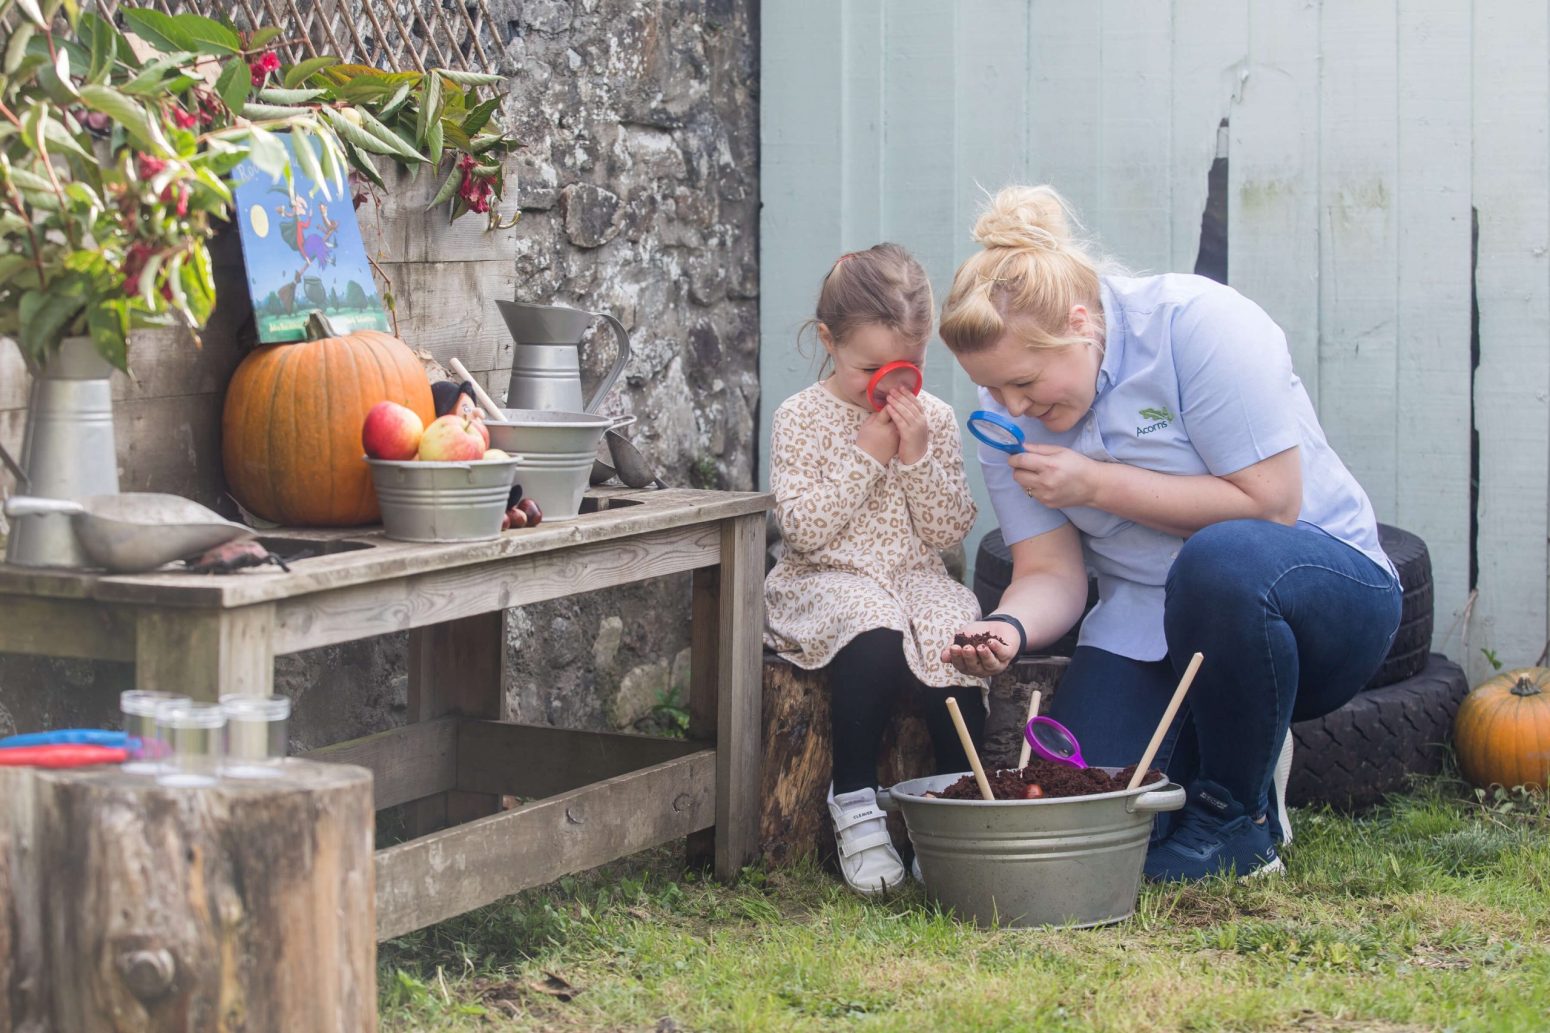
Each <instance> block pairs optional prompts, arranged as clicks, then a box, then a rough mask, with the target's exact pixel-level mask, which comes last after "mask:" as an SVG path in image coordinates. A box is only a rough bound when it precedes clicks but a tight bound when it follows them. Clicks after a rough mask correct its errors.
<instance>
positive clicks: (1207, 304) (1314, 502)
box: [979, 274, 1397, 660]
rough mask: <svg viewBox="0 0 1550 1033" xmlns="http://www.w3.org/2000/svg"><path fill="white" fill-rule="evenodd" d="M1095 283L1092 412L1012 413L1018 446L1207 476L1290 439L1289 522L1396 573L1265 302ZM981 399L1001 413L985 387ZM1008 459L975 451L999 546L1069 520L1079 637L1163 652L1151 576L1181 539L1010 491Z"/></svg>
mask: <svg viewBox="0 0 1550 1033" xmlns="http://www.w3.org/2000/svg"><path fill="white" fill-rule="evenodd" d="M1101 289H1102V300H1103V316H1104V320H1105V323H1106V339H1105V344H1104V349H1105V350H1104V356H1103V363H1102V366H1101V368H1100V369H1099V371H1098V392H1097V397H1096V399H1095V400H1094V402H1093V407H1092V409H1091V410H1090V411H1089V412H1088V413H1087V415H1086V416H1084V417H1083V418H1082V420H1081V421H1080V422H1079V423H1078V424H1077V425H1076V426H1075V427H1073V428H1072V429H1071V430H1068V431H1064V432H1060V433H1055V432H1052V431H1049V430H1047V429H1045V427H1044V425H1043V424H1042V423H1040V422H1039V421H1038V420H1036V419H1033V418H1031V417H1025V418H1022V419H1016V420H1014V422H1016V423H1017V424H1018V426H1020V427H1021V428H1022V430H1023V433H1024V434H1025V435H1026V436H1027V439H1028V442H1029V443H1030V444H1050V445H1060V446H1063V447H1065V448H1070V449H1073V450H1075V451H1077V452H1081V453H1082V454H1084V455H1086V456H1088V457H1090V458H1093V459H1097V460H1100V461H1103V462H1122V463H1129V464H1130V465H1132V466H1139V467H1142V468H1144V469H1148V470H1156V471H1158V472H1160V473H1171V474H1214V475H1215V476H1218V477H1222V476H1226V475H1228V474H1232V473H1236V472H1237V471H1239V470H1242V469H1243V468H1244V467H1247V466H1252V465H1253V464H1255V463H1257V462H1260V461H1261V460H1263V459H1269V458H1270V457H1271V456H1273V455H1276V454H1278V453H1280V452H1284V451H1286V450H1287V449H1288V448H1291V447H1293V446H1294V445H1295V446H1300V447H1301V453H1300V454H1301V457H1302V511H1301V516H1300V518H1299V519H1298V521H1297V526H1299V527H1305V528H1311V529H1314V530H1319V531H1323V532H1324V533H1326V534H1329V535H1331V536H1333V537H1335V538H1337V539H1339V540H1340V541H1343V542H1345V543H1347V544H1348V545H1350V546H1352V547H1353V548H1356V549H1358V550H1360V551H1361V552H1362V553H1364V554H1365V555H1367V556H1369V557H1370V558H1371V559H1372V560H1373V561H1374V562H1376V563H1377V564H1378V565H1380V566H1381V567H1383V568H1384V569H1385V570H1387V571H1388V572H1389V573H1390V574H1391V575H1393V576H1396V577H1397V575H1396V574H1395V573H1394V565H1393V564H1392V563H1391V562H1389V558H1388V557H1387V556H1386V555H1384V553H1383V549H1382V547H1381V546H1379V544H1378V526H1377V518H1376V517H1375V516H1374V514H1373V510H1372V503H1371V502H1370V501H1368V499H1367V493H1366V492H1364V491H1363V490H1362V488H1361V485H1359V484H1357V483H1356V478H1354V477H1352V476H1351V472H1350V471H1349V470H1347V469H1346V467H1345V464H1344V463H1342V462H1341V461H1340V457H1339V456H1337V455H1335V453H1334V451H1333V450H1332V449H1331V448H1330V447H1329V442H1327V441H1325V440H1324V431H1323V429H1322V428H1320V427H1319V422H1318V417H1317V416H1316V415H1315V414H1314V411H1313V404H1312V402H1311V401H1309V399H1308V392H1307V391H1306V390H1305V389H1304V388H1303V386H1302V381H1301V380H1299V379H1298V378H1297V374H1296V373H1294V372H1293V371H1292V358H1291V353H1290V352H1289V351H1288V350H1287V347H1286V335H1285V334H1283V333H1282V332H1281V328H1280V327H1278V326H1276V324H1275V322H1274V321H1273V320H1271V318H1270V317H1269V316H1268V315H1267V314H1266V313H1265V311H1264V310H1263V309H1261V308H1260V307H1259V306H1258V305H1256V304H1254V302H1252V301H1250V300H1248V299H1247V298H1245V297H1244V296H1243V295H1241V294H1239V293H1238V292H1237V291H1235V290H1233V289H1232V288H1230V287H1225V286H1222V285H1221V284H1219V283H1216V282H1214V281H1212V280H1208V279H1206V278H1205V277H1203V276H1189V275H1182V274H1170V275H1167V276H1147V277H1139V278H1133V277H1120V276H1111V277H1104V278H1103V279H1102V281H1101ZM980 404H981V406H982V407H983V408H985V409H989V410H991V411H992V412H997V413H1000V414H1001V415H1003V416H1008V417H1009V418H1010V414H1008V413H1007V411H1006V410H1005V409H1004V408H1002V407H1001V406H999V405H997V404H996V402H995V400H994V399H993V398H991V397H990V392H989V391H987V390H985V389H984V388H981V389H980ZM1007 458H1008V457H1007V455H1006V453H1004V452H1000V451H997V450H995V449H993V448H990V447H989V446H986V445H981V446H980V448H979V459H980V466H981V468H982V470H983V471H984V474H985V484H986V486H987V487H988V488H989V490H990V500H991V503H992V505H994V506H995V510H996V516H997V517H998V518H999V519H1000V521H1001V532H1002V535H1003V536H1004V537H1005V539H1006V542H1007V544H1008V545H1010V544H1012V543H1013V542H1019V541H1022V540H1023V539H1025V538H1032V537H1033V536H1034V535H1038V534H1043V533H1044V532H1046V531H1052V530H1054V529H1055V528H1057V527H1059V526H1060V525H1061V524H1063V523H1065V522H1066V521H1068V520H1069V521H1070V522H1071V523H1072V524H1074V525H1076V528H1077V530H1078V531H1080V532H1081V537H1082V552H1083V556H1084V559H1085V561H1086V564H1087V568H1088V571H1089V572H1090V573H1091V574H1092V575H1093V576H1094V577H1096V578H1097V581H1098V604H1097V605H1096V606H1095V607H1094V608H1093V611H1092V613H1090V614H1089V615H1088V617H1087V619H1086V620H1085V621H1084V622H1083V624H1082V633H1081V637H1080V638H1079V639H1078V644H1080V645H1084V646H1096V647H1098V648H1099V649H1106V650H1108V651H1109V652H1112V653H1118V654H1120V655H1121V656H1127V657H1130V658H1132V659H1135V660H1158V659H1161V658H1162V657H1163V656H1165V655H1167V652H1168V647H1167V642H1166V640H1165V639H1164V637H1163V585H1164V584H1165V583H1166V580H1167V577H1168V568H1169V567H1170V566H1171V565H1172V564H1173V560H1174V557H1175V556H1177V555H1178V553H1179V548H1180V546H1182V545H1183V544H1184V539H1182V538H1179V537H1176V536H1175V535H1171V534H1166V533H1164V532H1162V531H1154V530H1152V529H1151V528H1149V527H1143V526H1142V525H1140V524H1137V523H1134V522H1132V521H1129V520H1125V519H1123V518H1122V517H1117V516H1114V515H1113V514H1111V513H1105V512H1103V511H1102V510H1098V509H1091V508H1088V507H1085V506H1073V507H1069V508H1067V509H1051V508H1049V507H1047V506H1045V505H1043V504H1042V503H1040V502H1038V501H1036V500H1034V499H1032V498H1030V497H1029V496H1028V494H1027V493H1026V492H1024V491H1023V489H1022V488H1021V487H1019V486H1018V484H1017V482H1016V481H1014V480H1013V479H1012V471H1011V467H1009V466H1008V465H1007Z"/></svg>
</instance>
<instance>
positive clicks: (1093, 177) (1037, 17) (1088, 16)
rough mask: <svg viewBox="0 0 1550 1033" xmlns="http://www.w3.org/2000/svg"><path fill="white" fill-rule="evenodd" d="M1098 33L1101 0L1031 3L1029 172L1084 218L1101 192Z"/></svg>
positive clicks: (1095, 207)
mask: <svg viewBox="0 0 1550 1033" xmlns="http://www.w3.org/2000/svg"><path fill="white" fill-rule="evenodd" d="M1102 36H1103V8H1102V6H1101V5H1100V4H1094V3H1085V2H1081V0H1075V2H1069V0H1068V2H1064V3H1053V4H1050V3H1041V4H1030V5H1029V12H1028V89H1027V93H1026V96H1027V98H1028V108H1027V121H1028V128H1027V131H1026V136H1027V140H1028V179H1029V181H1030V182H1032V183H1049V184H1051V185H1053V186H1054V187H1055V188H1056V189H1057V190H1059V191H1060V192H1061V193H1062V194H1063V195H1065V198H1066V200H1068V201H1070V202H1071V204H1072V206H1074V207H1075V208H1076V210H1077V212H1078V213H1081V214H1082V216H1083V217H1084V218H1086V219H1087V220H1089V222H1090V221H1091V220H1092V218H1093V216H1094V215H1095V214H1096V213H1097V211H1098V209H1099V202H1100V201H1101V199H1102V196H1103V192H1102V186H1101V184H1100V183H1099V182H1098V179H1099V175H1098V170H1099V168H1100V167H1101V165H1102V158H1103V149H1102V141H1101V139H1100V136H1099V133H1098V132H1097V127H1098V126H1099V125H1101V124H1102V122H1103V111H1102V105H1101V98H1102V95H1103V60H1102V55H1101V47H1100V45H1099V43H1098V41H1099V40H1101V39H1102ZM1091 228H1093V229H1096V228H1097V227H1091Z"/></svg>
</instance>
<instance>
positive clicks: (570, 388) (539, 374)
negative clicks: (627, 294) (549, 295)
mask: <svg viewBox="0 0 1550 1033" xmlns="http://www.w3.org/2000/svg"><path fill="white" fill-rule="evenodd" d="M495 306H496V308H498V309H500V313H501V318H502V319H504V320H505V321H506V329H508V330H510V331H511V336H512V339H513V340H515V341H516V342H517V347H516V350H515V351H514V352H513V353H512V359H511V384H510V386H509V387H508V388H507V391H506V407H507V408H508V409H542V410H548V411H550V412H596V411H597V406H598V405H599V404H600V403H601V402H602V401H603V399H604V398H605V397H607V395H608V391H609V389H610V388H612V387H613V386H614V382H615V381H617V380H618V379H619V374H620V373H623V372H624V364H625V363H626V362H628V361H630V335H629V334H628V333H626V332H625V329H624V327H623V326H622V325H620V323H619V321H618V320H617V319H615V318H614V317H613V316H611V315H608V314H607V313H606V312H584V311H582V310H581V309H574V308H569V307H567V306H565V305H527V304H523V303H522V302H518V301H497V302H496V303H495ZM599 319H603V320H606V321H607V323H608V325H609V326H610V327H611V328H612V329H613V332H614V336H615V337H616V338H617V339H618V341H619V356H618V358H616V359H615V360H614V364H613V368H612V369H610V370H609V371H608V373H607V375H606V376H604V377H603V379H602V381H601V382H600V383H599V384H598V385H597V388H596V389H595V390H594V391H593V392H592V397H591V398H588V399H586V402H585V404H583V402H582V397H581V355H580V351H581V349H580V345H581V336H582V334H584V333H586V331H587V328H588V327H589V326H591V325H592V324H593V323H594V322H596V321H597V320H599Z"/></svg>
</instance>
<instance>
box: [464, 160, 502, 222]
mask: <svg viewBox="0 0 1550 1033" xmlns="http://www.w3.org/2000/svg"><path fill="white" fill-rule="evenodd" d="M478 165H479V159H477V158H475V157H474V156H473V155H472V154H465V155H463V157H462V158H460V159H458V163H457V167H458V168H459V169H461V170H462V171H463V182H462V183H460V184H459V185H458V188H457V196H459V197H461V198H462V199H463V203H464V204H466V205H468V210H469V211H471V212H478V213H480V214H481V215H482V214H483V213H485V212H488V211H489V210H490V197H491V195H493V194H494V193H495V183H494V182H493V181H492V180H491V179H490V177H488V176H481V175H479V174H477V173H476V172H475V171H474V170H475V169H476V168H477V167H478Z"/></svg>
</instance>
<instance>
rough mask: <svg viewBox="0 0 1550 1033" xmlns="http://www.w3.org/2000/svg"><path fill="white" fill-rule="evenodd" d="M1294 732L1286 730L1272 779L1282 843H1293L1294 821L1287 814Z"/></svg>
mask: <svg viewBox="0 0 1550 1033" xmlns="http://www.w3.org/2000/svg"><path fill="white" fill-rule="evenodd" d="M1293 742H1294V740H1293V739H1292V730H1291V729H1290V728H1288V729H1287V730H1286V741H1285V742H1283V743H1282V744H1281V753H1280V755H1279V756H1277V757H1276V773H1275V778H1274V779H1272V784H1273V785H1274V787H1275V797H1276V798H1275V807H1276V820H1277V821H1279V822H1280V823H1281V842H1283V843H1290V842H1291V841H1292V819H1291V817H1290V816H1289V815H1288V814H1287V813H1286V783H1287V780H1288V779H1290V778H1291V777H1292V744H1293Z"/></svg>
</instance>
